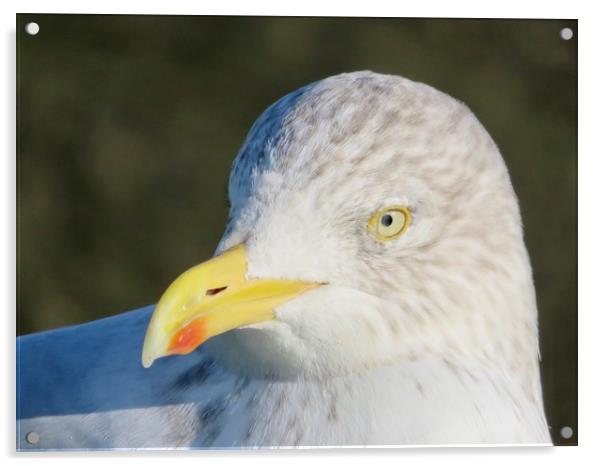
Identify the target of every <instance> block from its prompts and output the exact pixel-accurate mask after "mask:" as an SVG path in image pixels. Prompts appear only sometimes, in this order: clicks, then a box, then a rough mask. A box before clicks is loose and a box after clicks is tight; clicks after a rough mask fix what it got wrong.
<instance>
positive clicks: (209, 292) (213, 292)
mask: <svg viewBox="0 0 602 466" xmlns="http://www.w3.org/2000/svg"><path fill="white" fill-rule="evenodd" d="M226 288H228V287H227V286H221V287H219V288H211V289H210V290H207V291H206V292H205V294H206V295H207V296H214V295H216V294H218V293H221V292H222V291H224V290H225V289H226Z"/></svg>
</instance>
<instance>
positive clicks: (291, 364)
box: [205, 321, 313, 380]
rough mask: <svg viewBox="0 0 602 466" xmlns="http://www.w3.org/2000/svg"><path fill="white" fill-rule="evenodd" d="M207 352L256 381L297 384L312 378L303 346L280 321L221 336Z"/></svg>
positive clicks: (259, 324) (256, 325) (308, 360)
mask: <svg viewBox="0 0 602 466" xmlns="http://www.w3.org/2000/svg"><path fill="white" fill-rule="evenodd" d="M205 345H206V349H207V351H208V352H209V353H210V354H211V355H212V356H213V357H214V358H215V359H216V360H217V361H218V362H220V363H221V364H222V365H224V366H225V367H226V368H227V369H229V370H231V371H233V372H236V373H239V374H242V375H245V376H248V377H253V378H262V379H279V380H293V379H298V378H299V377H309V376H311V372H312V371H311V370H310V366H311V364H310V360H311V359H313V358H311V357H309V356H308V355H307V354H304V352H305V351H306V349H305V347H304V345H303V344H302V342H299V341H298V339H297V338H296V337H295V336H294V335H293V334H292V332H291V331H290V328H288V326H287V325H286V324H284V323H282V322H279V321H269V322H261V323H258V324H253V325H248V326H245V327H241V328H238V329H235V330H231V331H229V332H226V333H224V334H221V335H218V336H217V337H214V338H212V339H210V340H209V341H207V343H205Z"/></svg>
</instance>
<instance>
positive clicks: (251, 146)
mask: <svg viewBox="0 0 602 466" xmlns="http://www.w3.org/2000/svg"><path fill="white" fill-rule="evenodd" d="M488 142H489V141H488V135H487V133H486V132H485V130H484V129H483V128H482V127H481V126H480V124H478V122H477V121H476V119H475V118H474V117H473V116H472V114H471V112H470V111H469V110H468V109H466V107H465V106H464V105H462V104H461V103H460V102H458V101H456V100H455V99H453V98H451V97H449V96H448V95H446V94H443V93H441V92H439V91H437V90H435V89H433V88H431V87H429V86H426V85H424V84H420V83H415V82H412V81H409V80H407V79H404V78H401V77H398V76H386V75H379V74H375V73H371V72H358V73H350V74H343V75H339V76H334V77H331V78H327V79H324V80H322V81H318V82H316V83H313V84H310V85H307V86H305V87H303V88H300V89H298V90H297V91H294V92H292V93H291V94H288V95H287V96H285V97H283V98H281V99H280V100H278V101H277V102H276V103H274V104H273V105H272V106H270V107H269V108H268V109H267V110H266V111H265V112H264V113H263V114H262V115H261V116H260V117H259V118H258V120H257V121H256V122H255V124H254V125H253V127H252V128H251V131H250V132H249V135H248V136H247V139H246V141H245V143H244V145H243V147H242V148H241V150H240V152H239V154H238V156H237V158H236V160H235V162H234V165H233V169H232V173H231V176H230V187H229V189H230V198H231V199H232V201H233V203H234V204H236V203H237V201H238V200H241V199H246V198H248V197H250V196H251V195H255V194H257V192H256V191H257V190H258V188H260V187H261V186H262V185H263V184H264V181H265V179H266V176H267V177H270V180H271V182H273V181H274V180H279V183H280V186H279V188H280V189H278V190H276V189H273V190H271V191H272V192H286V191H287V190H288V191H297V190H299V189H302V188H307V187H308V186H313V187H316V186H318V187H319V186H323V187H325V188H326V190H327V191H328V190H329V187H330V188H336V189H339V188H341V187H345V186H347V187H349V189H353V190H365V189H367V188H368V187H369V186H370V185H374V184H375V183H378V184H382V185H386V184H387V183H397V184H399V181H400V179H401V178H402V177H403V176H406V175H409V177H411V178H413V179H419V180H420V181H421V182H426V183H427V184H434V185H437V184H439V185H440V186H438V187H440V188H442V189H445V188H446V186H445V185H446V184H450V183H453V182H457V180H453V179H452V177H451V176H450V174H453V173H454V170H453V169H447V167H448V166H451V167H453V166H454V164H456V165H457V163H456V162H458V161H459V159H463V160H462V161H463V162H465V159H466V157H468V156H474V155H473V154H472V153H473V152H479V151H476V150H475V148H476V146H477V145H481V146H484V145H486V144H487V143H488ZM491 148H492V147H489V148H487V149H488V150H486V151H481V152H487V151H489V152H491V151H490V150H489V149H491ZM477 156H478V155H477ZM437 174H441V176H438V175H437ZM350 178H353V179H354V183H353V184H351V183H349V182H348V180H349V179H350ZM324 194H325V195H326V193H324ZM348 194H349V193H346V195H348Z"/></svg>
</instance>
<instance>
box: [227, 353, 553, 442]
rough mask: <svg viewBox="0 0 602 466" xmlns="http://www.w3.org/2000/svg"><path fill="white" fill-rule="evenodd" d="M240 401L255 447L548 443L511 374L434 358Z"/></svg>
mask: <svg viewBox="0 0 602 466" xmlns="http://www.w3.org/2000/svg"><path fill="white" fill-rule="evenodd" d="M239 397H240V399H241V400H246V401H245V402H244V405H245V409H246V410H247V412H246V415H247V416H249V423H248V425H246V426H244V427H243V428H242V429H243V431H244V435H242V436H241V437H240V438H241V439H242V440H241V442H242V444H246V445H249V446H253V445H264V446H267V445H272V446H278V445H287V446H290V445H387V444H391V445H393V444H395V445H400V444H406V445H421V444H431V445H432V444H451V443H454V444H456V443H469V444H470V443H503V444H514V443H548V442H549V441H550V440H549V434H548V429H547V426H546V422H545V417H544V415H543V409H542V406H541V403H540V401H538V400H532V399H529V397H528V396H525V394H524V392H523V391H522V389H521V387H520V385H517V384H515V383H513V381H512V380H511V379H510V378H509V377H508V374H505V373H504V372H503V371H501V370H496V369H495V368H486V367H482V366H480V365H478V364H470V363H465V364H459V363H452V362H449V361H445V360H444V359H438V358H434V357H433V358H430V359H424V360H417V361H405V362H403V363H399V364H395V365H391V366H384V367H380V368H378V369H374V370H371V371H369V372H365V373H362V374H354V375H347V376H339V377H334V378H329V379H322V380H319V381H318V380H297V381H252V382H251V383H249V384H248V385H247V386H246V388H245V390H244V394H242V395H239ZM241 412H242V411H241ZM239 427H240V426H239ZM225 430H227V429H225ZM222 440H223V441H225V439H222ZM219 443H220V439H219V438H218V439H216V444H218V445H219Z"/></svg>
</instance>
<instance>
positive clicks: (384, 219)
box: [380, 214, 393, 227]
mask: <svg viewBox="0 0 602 466" xmlns="http://www.w3.org/2000/svg"><path fill="white" fill-rule="evenodd" d="M380 223H382V224H383V226H385V227H388V226H391V224H392V223H393V217H392V216H391V215H390V214H386V215H383V216H382V217H381V219H380Z"/></svg>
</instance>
